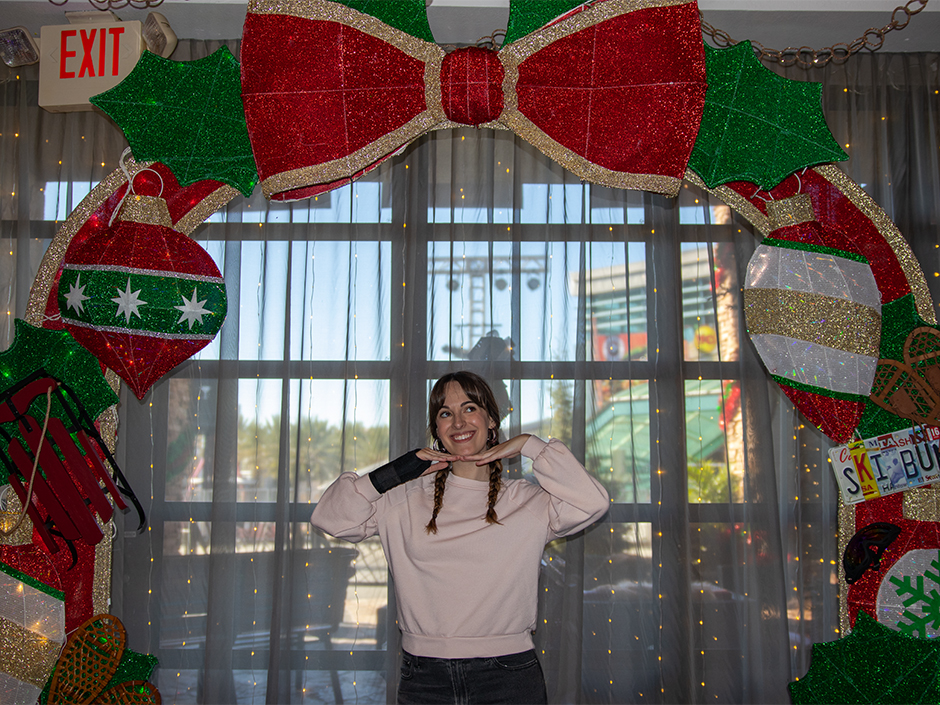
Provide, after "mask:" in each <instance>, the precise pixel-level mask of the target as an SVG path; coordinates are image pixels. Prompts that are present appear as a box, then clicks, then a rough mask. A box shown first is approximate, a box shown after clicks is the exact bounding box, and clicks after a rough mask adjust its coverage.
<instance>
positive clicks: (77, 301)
mask: <svg viewBox="0 0 940 705" xmlns="http://www.w3.org/2000/svg"><path fill="white" fill-rule="evenodd" d="M86 286H88V285H87V284H82V274H81V272H79V273H78V276H77V277H75V283H74V284H72V285H71V286H70V287H69V293H68V294H67V295H66V297H65V302H66V303H67V304H68V307H69V308H74V309H75V311H76V313H84V311H83V309H84V308H85V306H84V302H85V301H88V299H90V298H91V297H90V296H85V287H86Z"/></svg>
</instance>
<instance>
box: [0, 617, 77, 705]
mask: <svg viewBox="0 0 940 705" xmlns="http://www.w3.org/2000/svg"><path fill="white" fill-rule="evenodd" d="M61 648H62V644H59V643H58V642H55V641H52V640H51V639H47V638H45V637H43V636H40V635H38V634H36V633H34V632H31V631H29V630H28V629H26V628H25V627H21V626H20V625H19V624H16V623H15V622H12V621H10V620H9V619H6V618H4V617H0V671H3V672H4V673H8V674H10V675H11V676H13V677H14V678H16V679H18V680H21V681H23V682H24V683H29V684H30V685H33V686H36V687H37V688H42V687H43V686H45V685H46V681H48V680H49V675H50V674H51V673H52V669H53V668H54V667H55V663H56V660H57V659H58V658H59V650H60V649H61Z"/></svg>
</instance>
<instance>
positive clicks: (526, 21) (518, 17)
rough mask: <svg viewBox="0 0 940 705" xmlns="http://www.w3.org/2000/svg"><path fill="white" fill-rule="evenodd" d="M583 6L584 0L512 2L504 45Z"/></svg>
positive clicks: (526, 0)
mask: <svg viewBox="0 0 940 705" xmlns="http://www.w3.org/2000/svg"><path fill="white" fill-rule="evenodd" d="M583 4H584V0H510V2H509V25H508V26H507V27H506V39H505V42H504V44H509V43H510V42H514V41H516V40H517V39H519V38H520V37H524V36H525V35H527V34H530V33H532V32H534V31H535V30H537V29H539V28H540V27H544V26H545V25H547V24H548V23H549V22H551V21H552V20H554V19H555V18H557V17H560V16H561V15H563V14H565V13H566V12H570V11H571V10H573V9H574V8H576V7H578V6H579V5H583Z"/></svg>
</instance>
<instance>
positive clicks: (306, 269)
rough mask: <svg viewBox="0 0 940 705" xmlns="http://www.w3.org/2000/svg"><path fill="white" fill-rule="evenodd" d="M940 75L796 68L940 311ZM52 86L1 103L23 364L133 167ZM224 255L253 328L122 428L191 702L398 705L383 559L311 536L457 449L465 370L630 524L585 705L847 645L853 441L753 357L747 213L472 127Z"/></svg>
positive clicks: (603, 570) (137, 568)
mask: <svg viewBox="0 0 940 705" xmlns="http://www.w3.org/2000/svg"><path fill="white" fill-rule="evenodd" d="M227 43H228V45H229V46H230V48H231V49H232V50H233V52H235V53H236V55H237V48H238V43H237V42H227ZM218 46H219V43H207V42H196V41H183V42H181V44H180V47H179V48H178V49H177V53H176V54H175V55H174V57H173V58H174V59H177V60H187V59H195V58H200V57H203V56H206V55H208V54H209V53H211V52H212V51H213V50H215V49H216V48H217V47H218ZM937 72H938V56H937V55H933V54H929V55H923V54H917V55H915V54H910V55H890V54H880V55H879V54H875V55H863V56H856V57H853V59H852V60H851V61H849V62H847V63H846V64H845V65H844V66H841V67H835V66H834V67H828V68H826V69H823V70H816V71H813V72H811V73H806V72H802V71H799V70H795V69H791V70H787V71H786V72H785V75H787V76H788V77H790V78H794V79H796V80H817V81H823V83H824V86H825V90H824V108H825V112H826V116H827V120H828V122H829V125H830V127H831V129H832V131H833V133H834V135H835V136H836V139H837V140H838V141H839V142H840V143H841V144H843V145H846V144H847V145H849V147H847V148H846V149H847V151H848V152H849V154H850V155H851V160H850V161H848V162H846V163H844V164H843V165H842V168H843V169H844V170H846V172H847V173H848V174H849V176H851V177H852V178H853V179H854V180H855V181H857V182H858V183H860V184H862V185H863V188H865V189H866V190H867V191H868V192H869V193H870V194H871V195H872V196H873V197H874V198H875V200H876V201H877V202H878V203H879V204H880V205H881V206H882V207H883V208H884V209H885V210H886V211H887V212H888V214H889V215H890V216H891V217H892V218H893V219H894V221H895V222H896V223H897V225H898V226H899V228H900V229H901V231H902V233H903V234H904V235H905V236H906V237H907V238H908V239H909V241H910V242H911V244H912V247H913V249H914V252H915V253H916V255H917V257H918V258H919V260H920V263H921V265H922V267H923V268H924V270H925V272H926V273H927V276H928V282H929V283H930V286H931V287H932V291H933V294H934V297H935V298H937V296H940V290H937V288H936V287H937V285H938V283H937V279H936V277H935V271H937V270H940V267H938V266H937V265H938V263H937V254H936V252H937V248H938V245H940V230H938V227H940V226H938V218H937V208H938V206H937V203H938V201H940V199H938V195H940V173H938V168H937V158H938V154H937V153H938V148H940V141H938V109H940V102H938V90H940V80H938V76H937ZM36 93H37V81H36V72H35V67H28V68H27V69H26V70H20V71H19V72H18V73H17V72H11V73H10V74H9V75H8V76H7V77H6V80H5V82H4V83H3V84H2V85H0V94H2V100H3V103H2V110H0V164H2V169H0V184H2V190H0V237H2V239H3V243H4V247H3V248H2V253H0V254H2V257H0V267H2V270H0V271H2V287H3V288H2V292H3V294H4V296H5V297H6V300H7V310H8V313H7V319H6V321H4V322H2V325H0V343H2V344H3V346H4V347H6V346H7V345H9V343H10V341H11V337H12V319H13V318H14V317H15V316H23V315H24V312H25V309H26V301H27V298H28V294H29V289H30V285H31V283H32V279H33V277H34V276H35V273H36V271H37V268H38V266H39V261H40V259H41V257H42V255H43V252H44V251H45V249H46V247H47V245H48V243H49V241H50V239H51V238H52V236H53V234H54V233H55V231H56V228H57V221H61V220H63V219H64V218H65V216H66V215H67V214H68V213H69V212H70V211H71V209H72V208H74V207H75V206H76V205H78V201H79V200H80V198H81V197H82V196H83V194H84V193H87V191H88V190H89V189H90V188H91V186H93V185H94V184H95V183H97V182H98V181H99V180H101V179H102V178H103V177H105V176H106V175H107V174H108V173H110V172H111V171H113V170H114V169H115V168H116V166H117V160H118V157H119V156H120V154H121V151H122V150H123V148H124V146H125V142H124V139H123V136H122V135H121V133H120V131H119V130H117V128H116V127H114V126H113V125H112V124H111V123H110V122H109V121H108V120H107V119H106V118H104V117H102V116H101V115H98V114H94V113H72V114H65V115H52V114H49V113H46V112H45V111H43V110H41V109H39V108H37V107H36ZM193 237H194V239H195V240H196V241H198V242H199V243H200V244H201V245H202V246H203V247H205V248H206V249H207V251H209V252H210V254H211V255H212V256H213V257H214V258H215V260H216V262H217V264H218V265H219V268H220V270H221V271H222V273H223V275H224V277H225V280H226V287H227V291H228V297H229V314H228V319H227V321H226V323H225V326H224V327H223V329H222V332H221V333H220V335H219V336H218V338H217V340H216V341H215V342H213V344H212V345H210V346H209V347H207V348H206V349H205V350H204V351H202V352H201V353H200V354H199V355H198V356H197V357H196V358H194V359H192V360H190V361H187V362H185V363H184V364H182V365H180V366H179V367H178V368H177V369H176V370H174V371H173V372H172V373H171V374H170V375H169V376H168V377H167V378H165V379H164V380H162V381H161V382H159V383H158V384H157V385H155V386H154V388H153V389H152V391H151V392H150V393H149V394H148V396H147V397H145V399H144V400H143V401H142V402H141V401H138V400H137V399H136V398H135V397H134V396H133V395H132V394H129V393H127V391H126V390H122V393H121V404H120V407H119V416H120V428H119V436H118V446H117V448H118V460H119V462H120V464H121V466H122V468H123V470H124V472H125V474H126V475H127V476H128V479H129V480H130V482H131V484H132V486H133V487H134V488H135V490H136V492H137V494H138V496H139V497H140V498H141V500H142V501H143V504H144V506H145V509H146V510H147V512H148V517H149V529H148V530H147V531H145V532H144V533H143V534H142V535H139V536H137V535H133V526H132V525H131V523H130V520H128V525H127V526H126V527H125V526H121V527H119V531H118V533H117V537H116V539H115V543H114V573H113V575H114V578H113V591H112V611H113V612H114V613H115V614H117V615H118V616H119V617H121V618H122V619H123V620H124V622H125V624H126V625H127V629H128V635H129V646H130V647H131V648H133V649H135V650H137V651H142V652H150V653H154V654H156V655H157V656H158V657H159V659H160V669H159V671H158V673H157V675H156V676H155V678H156V680H157V682H158V685H159V687H160V690H161V693H162V696H163V700H164V702H178V703H196V702H199V703H236V702H238V703H248V702H259V703H261V702H268V703H287V702H310V703H318V702H341V701H345V702H353V701H355V702H361V703H371V702H393V701H394V697H395V687H396V683H397V662H398V636H397V627H396V621H395V617H396V615H395V598H394V595H395V587H394V585H393V583H392V580H391V577H390V576H389V575H388V572H387V568H386V565H385V561H384V558H383V556H382V552H381V547H380V546H379V545H378V543H377V542H376V541H366V542H363V543H362V544H359V545H356V546H352V545H349V544H343V543H341V542H336V541H333V540H331V539H330V538H329V537H326V536H323V535H321V534H318V533H317V532H315V531H313V530H312V529H311V528H309V525H308V524H307V519H308V517H309V515H310V512H311V510H312V507H313V505H314V504H315V503H316V501H317V500H318V499H319V497H320V495H321V494H322V491H323V489H324V488H325V487H326V486H327V485H328V484H329V483H330V482H331V481H332V479H333V478H335V477H336V476H337V475H338V474H339V473H340V472H341V471H344V470H355V471H357V472H367V471H369V470H370V469H372V468H374V467H376V466H378V465H380V464H381V463H383V462H385V461H386V460H387V459H388V458H389V457H396V456H397V455H398V454H400V453H402V452H404V451H406V450H408V449H411V448H413V447H416V446H418V445H422V444H424V443H425V440H426V439H425V429H426V425H427V420H426V413H427V411H426V399H427V392H428V387H429V384H430V383H431V382H432V381H433V380H434V379H436V378H437V377H439V376H440V375H441V374H443V373H445V372H447V371H450V370H453V369H458V368H469V369H473V370H475V371H478V372H480V373H481V374H483V375H485V376H486V377H487V378H488V379H489V380H490V381H491V383H492V384H493V385H494V387H495V388H496V389H497V391H498V393H500V394H504V406H505V408H506V417H505V418H504V419H503V421H502V429H503V433H504V434H505V435H514V434H516V433H520V432H529V433H536V434H538V435H540V436H542V437H545V438H547V437H549V436H551V437H558V438H561V439H562V440H564V441H565V442H566V443H568V444H569V445H570V447H571V448H572V449H573V450H574V452H575V453H576V454H577V455H578V456H579V457H581V458H583V459H584V462H585V465H586V467H587V468H588V470H589V471H590V472H592V473H595V474H596V475H597V477H598V478H600V479H601V480H602V482H604V483H605V485H606V486H607V487H608V488H609V490H610V494H611V498H612V503H611V509H610V512H609V514H608V516H607V517H605V519H604V520H602V521H601V522H600V523H598V524H597V525H596V526H594V527H592V528H591V529H589V530H588V531H586V532H584V533H583V535H579V536H575V537H571V538H569V539H567V540H565V541H559V542H555V543H553V544H551V545H550V546H548V547H547V549H546V552H545V556H544V560H543V574H542V579H541V583H540V588H539V589H540V593H539V601H540V608H541V609H540V615H539V624H538V630H537V632H536V642H537V647H538V649H539V651H540V654H541V657H542V662H543V665H544V667H545V671H546V677H547V680H548V684H549V694H550V698H551V700H552V702H565V703H567V702H571V703H574V702H592V703H593V702H596V703H622V702H664V703H673V702H703V703H704V702H708V703H711V702H771V703H774V702H782V701H785V700H786V699H787V697H788V696H787V694H786V684H787V683H788V682H789V681H791V680H793V679H795V678H796V677H800V676H802V675H804V674H805V672H806V670H807V668H808V666H809V655H810V645H811V644H812V643H813V642H817V641H828V640H832V639H835V638H838V636H839V633H838V632H839V614H838V596H837V590H838V586H837V580H836V577H835V576H836V561H837V560H838V559H839V556H838V555H837V541H836V530H837V529H836V512H837V505H838V497H837V490H836V487H835V483H834V482H833V479H832V477H831V471H830V469H829V467H828V463H827V460H826V450H827V449H828V447H829V442H828V440H827V439H825V438H824V437H822V436H821V435H820V434H819V433H818V432H816V430H815V429H813V428H812V427H811V426H809V427H808V425H807V424H806V422H805V420H804V419H802V417H800V416H799V415H798V414H797V413H796V412H795V411H794V409H793V406H792V404H790V403H789V401H788V400H787V399H786V398H785V396H784V395H783V394H782V393H781V392H780V391H779V390H778V388H777V387H776V385H775V384H774V383H773V382H772V381H771V380H770V378H769V376H768V375H767V373H766V371H765V370H764V368H763V367H762V366H761V364H760V362H759V360H758V359H757V357H756V355H755V353H754V351H753V348H752V346H751V344H750V342H749V341H748V339H747V336H746V334H745V332H744V330H745V329H744V325H743V318H742V314H741V307H740V288H741V286H742V281H743V274H744V271H745V268H746V266H747V263H748V260H749V258H750V255H751V253H752V252H753V250H754V248H755V246H756V238H755V236H754V234H753V231H752V230H751V229H750V227H749V226H748V225H747V224H746V223H745V222H744V221H743V220H742V219H741V218H739V217H738V216H737V215H735V214H733V213H731V212H730V210H729V209H728V208H727V206H725V205H724V204H722V203H721V202H720V201H718V200H716V199H715V198H714V197H712V196H710V195H709V194H707V193H704V192H702V191H699V190H698V189H696V188H695V187H694V186H692V185H688V186H687V187H685V188H683V189H682V192H681V194H680V196H679V197H678V198H676V199H667V198H664V197H659V196H653V195H650V194H642V193H637V192H620V191H615V190H611V189H603V188H598V187H594V186H592V185H589V184H583V183H581V182H580V181H578V179H576V178H575V177H573V176H572V175H571V174H568V173H566V172H565V171H564V170H563V169H561V168H560V167H558V166H557V165H556V164H553V163H552V162H551V161H549V160H548V159H547V158H545V157H544V156H542V155H541V154H540V153H538V152H537V151H536V150H534V149H533V148H532V147H530V146H529V145H527V144H526V143H524V142H522V141H520V140H517V139H515V138H514V137H513V136H512V135H511V134H510V133H508V132H494V131H488V130H472V129H468V130H460V131H453V132H439V133H435V134H432V135H429V136H427V137H425V138H422V139H421V140H419V141H417V142H416V143H414V144H413V145H411V146H410V147H409V148H408V149H406V150H405V151H404V152H403V153H402V154H401V155H399V156H397V157H395V158H394V159H391V160H389V161H388V162H386V163H385V164H383V166H382V167H381V168H380V169H378V170H377V171H376V172H374V173H372V174H370V175H369V177H368V178H366V179H363V180H362V181H360V182H357V184H355V185H354V186H353V187H349V188H346V189H342V190H340V191H336V192H333V193H331V194H326V195H323V196H320V197H319V198H317V199H316V200H312V201H308V202H302V203H297V204H274V205H272V204H268V203H267V202H265V201H264V199H263V198H262V197H261V195H260V193H255V194H254V195H253V196H252V197H251V198H249V199H244V198H241V197H239V198H237V199H236V200H235V201H233V202H232V203H230V204H229V205H228V206H227V207H226V208H224V209H223V210H222V211H221V212H220V213H218V214H216V215H215V216H213V218H212V219H210V222H208V223H206V224H205V225H203V226H201V227H200V228H199V229H198V230H197V231H196V232H195V233H194V234H193ZM508 472H509V474H510V475H524V474H526V472H527V467H526V464H525V463H519V462H517V463H511V464H510V465H509V467H508Z"/></svg>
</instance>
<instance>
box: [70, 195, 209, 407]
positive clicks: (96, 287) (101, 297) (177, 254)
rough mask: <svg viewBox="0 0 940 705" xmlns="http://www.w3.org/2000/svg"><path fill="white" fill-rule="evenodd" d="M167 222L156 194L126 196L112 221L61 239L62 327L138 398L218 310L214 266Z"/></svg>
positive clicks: (204, 338)
mask: <svg viewBox="0 0 940 705" xmlns="http://www.w3.org/2000/svg"><path fill="white" fill-rule="evenodd" d="M170 225H171V224H170V218H169V213H168V211H167V207H166V202H165V201H164V200H163V199H161V198H156V197H150V196H140V195H132V196H129V197H128V199H127V200H126V201H125V204H124V206H123V207H122V209H121V211H120V215H119V217H118V220H117V221H116V222H115V223H114V225H113V226H111V227H110V228H109V229H108V230H105V231H104V232H101V233H98V234H95V235H92V236H90V237H88V238H87V239H86V240H84V241H83V242H82V243H81V244H79V245H78V246H70V247H69V249H68V250H67V251H66V253H65V257H64V260H63V267H62V272H61V274H60V279H59V283H58V300H59V312H60V314H61V316H62V320H63V322H64V323H65V326H66V328H67V329H68V330H69V332H70V333H71V334H72V335H73V337H74V338H75V339H76V340H77V341H78V342H79V343H81V344H82V345H83V346H85V347H86V348H88V349H89V350H90V351H91V352H92V353H93V354H94V355H95V356H96V357H97V358H98V359H99V360H100V361H101V362H102V363H103V364H105V365H106V366H107V367H110V368H111V369H112V370H114V371H115V372H116V373H117V374H118V375H119V376H120V377H121V378H122V379H123V380H124V381H125V382H127V384H128V386H129V387H130V388H131V390H132V391H133V392H134V394H135V395H137V397H138V399H140V398H143V396H144V395H145V394H146V393H147V390H149V389H150V387H151V386H152V385H153V384H154V382H156V381H157V380H159V379H160V378H161V377H162V376H163V375H165V374H166V373H167V372H168V371H169V370H171V369H172V368H173V367H175V366H176V365H178V364H179V363H180V362H182V361H184V360H186V359H187V358H189V357H191V356H192V355H194V354H195V353H196V352H198V351H199V350H201V349H202V348H204V347H205V346H206V345H208V344H209V342H210V341H211V340H212V338H213V337H215V335H216V333H218V331H219V329H220V328H221V326H222V322H223V321H224V318H225V312H226V298H225V286H224V282H223V280H222V277H221V274H220V273H219V269H218V267H216V265H215V263H214V262H213V261H212V258H211V257H210V256H209V254H208V253H207V252H206V251H205V250H203V249H202V248H201V247H200V246H199V245H198V244H196V243H195V242H193V241H192V240H191V239H189V238H188V237H186V236H185V235H183V234H181V233H179V232H176V231H175V230H173V229H172V228H171V227H170Z"/></svg>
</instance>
